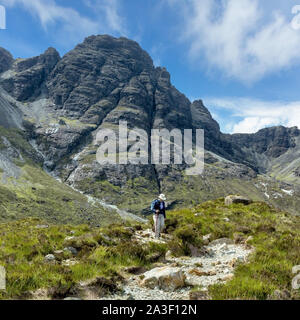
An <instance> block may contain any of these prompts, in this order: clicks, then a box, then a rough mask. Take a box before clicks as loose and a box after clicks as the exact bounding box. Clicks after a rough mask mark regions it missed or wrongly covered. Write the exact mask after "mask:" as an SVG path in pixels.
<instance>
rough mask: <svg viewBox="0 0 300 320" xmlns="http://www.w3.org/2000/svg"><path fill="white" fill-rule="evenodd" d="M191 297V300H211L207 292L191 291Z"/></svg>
mask: <svg viewBox="0 0 300 320" xmlns="http://www.w3.org/2000/svg"><path fill="white" fill-rule="evenodd" d="M189 297H190V300H211V297H210V296H209V294H208V291H207V290H202V291H191V292H190V294H189Z"/></svg>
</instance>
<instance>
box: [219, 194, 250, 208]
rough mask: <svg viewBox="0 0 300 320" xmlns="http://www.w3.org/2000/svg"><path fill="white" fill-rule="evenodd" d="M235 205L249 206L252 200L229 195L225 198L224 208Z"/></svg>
mask: <svg viewBox="0 0 300 320" xmlns="http://www.w3.org/2000/svg"><path fill="white" fill-rule="evenodd" d="M234 203H235V204H236V203H242V204H244V205H248V204H251V203H252V200H250V199H248V198H246V197H243V196H238V195H230V196H227V197H226V198H225V205H226V206H230V205H232V204H234Z"/></svg>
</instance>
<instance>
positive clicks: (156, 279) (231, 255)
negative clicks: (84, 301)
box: [86, 229, 253, 300]
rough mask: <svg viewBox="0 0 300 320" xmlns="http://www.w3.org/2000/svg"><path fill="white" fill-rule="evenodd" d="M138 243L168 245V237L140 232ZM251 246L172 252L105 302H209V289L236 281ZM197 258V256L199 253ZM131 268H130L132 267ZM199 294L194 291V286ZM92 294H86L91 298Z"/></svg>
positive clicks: (217, 244) (218, 243)
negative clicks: (183, 253) (185, 253)
mask: <svg viewBox="0 0 300 320" xmlns="http://www.w3.org/2000/svg"><path fill="white" fill-rule="evenodd" d="M134 238H135V240H137V241H139V242H142V243H146V242H150V241H153V242H158V243H166V241H167V240H170V237H169V236H168V235H163V237H162V239H159V240H158V239H155V238H154V234H153V232H152V230H150V229H147V230H143V231H137V232H136V234H135V236H134ZM252 250H253V249H252V248H250V247H248V246H247V245H237V244H234V242H233V241H232V240H230V239H227V238H223V239H218V240H214V241H212V242H211V243H209V244H208V245H206V246H204V247H203V249H202V250H201V252H199V253H198V255H199V256H198V257H197V256H195V257H180V258H176V257H173V256H172V254H171V252H170V251H168V252H167V254H166V256H165V257H163V259H161V261H160V262H158V263H157V264H156V266H155V268H153V269H151V270H149V271H147V272H143V270H142V269H141V270H138V269H137V270H133V269H132V270H130V271H131V272H135V273H137V274H135V275H129V276H128V278H127V279H126V280H125V284H124V285H123V286H122V291H121V293H116V294H113V295H107V296H105V297H102V298H99V297H98V298H97V297H95V296H93V299H95V298H96V299H101V300H188V299H191V298H196V299H209V295H208V287H209V286H210V285H212V284H216V283H224V282H225V281H229V280H230V279H232V278H233V273H234V269H235V267H236V265H237V264H238V263H246V261H247V257H248V256H249V254H250V253H251V252H252ZM196 255H197V254H196ZM129 269H130V268H129ZM195 286H196V287H198V288H199V291H194V292H191V289H192V288H193V287H195ZM89 297H90V294H87V295H86V298H89Z"/></svg>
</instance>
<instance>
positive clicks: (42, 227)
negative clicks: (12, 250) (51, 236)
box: [36, 224, 49, 229]
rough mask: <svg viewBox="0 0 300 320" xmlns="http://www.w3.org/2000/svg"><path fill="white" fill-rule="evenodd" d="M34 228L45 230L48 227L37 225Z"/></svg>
mask: <svg viewBox="0 0 300 320" xmlns="http://www.w3.org/2000/svg"><path fill="white" fill-rule="evenodd" d="M36 228H37V229H47V228H49V226H48V225H47V224H38V225H37V226H36Z"/></svg>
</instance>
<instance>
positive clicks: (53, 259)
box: [44, 254, 55, 262]
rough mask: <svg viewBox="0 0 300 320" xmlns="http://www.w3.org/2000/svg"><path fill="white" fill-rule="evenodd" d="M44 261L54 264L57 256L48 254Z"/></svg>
mask: <svg viewBox="0 0 300 320" xmlns="http://www.w3.org/2000/svg"><path fill="white" fill-rule="evenodd" d="M44 259H45V261H46V262H53V261H55V256H54V255H53V254H48V255H46V256H45V258H44Z"/></svg>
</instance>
